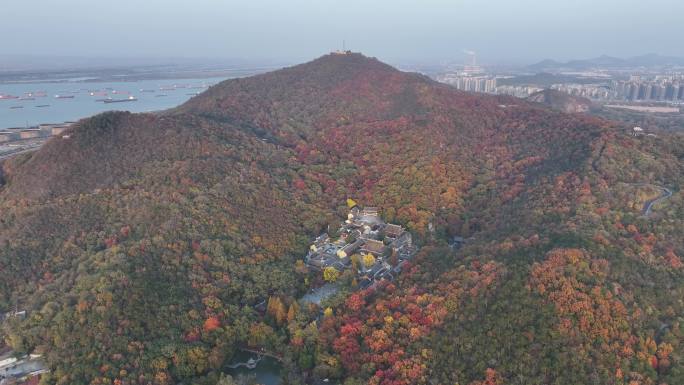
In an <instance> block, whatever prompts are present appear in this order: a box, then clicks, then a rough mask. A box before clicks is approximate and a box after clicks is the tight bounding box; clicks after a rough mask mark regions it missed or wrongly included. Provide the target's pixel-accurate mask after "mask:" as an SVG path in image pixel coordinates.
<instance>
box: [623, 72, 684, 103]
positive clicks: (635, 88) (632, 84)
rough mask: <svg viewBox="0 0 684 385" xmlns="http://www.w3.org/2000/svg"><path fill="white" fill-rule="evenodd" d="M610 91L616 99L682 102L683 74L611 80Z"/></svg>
mask: <svg viewBox="0 0 684 385" xmlns="http://www.w3.org/2000/svg"><path fill="white" fill-rule="evenodd" d="M611 91H613V93H614V95H613V96H614V99H616V100H641V101H674V102H676V101H682V102H684V75H671V76H663V75H659V76H655V77H654V78H651V79H644V78H642V77H641V76H632V77H630V79H629V80H627V81H613V82H612V83H611Z"/></svg>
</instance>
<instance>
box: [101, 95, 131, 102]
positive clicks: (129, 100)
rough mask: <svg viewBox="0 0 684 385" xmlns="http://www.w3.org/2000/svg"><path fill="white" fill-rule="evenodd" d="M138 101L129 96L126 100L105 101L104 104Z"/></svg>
mask: <svg viewBox="0 0 684 385" xmlns="http://www.w3.org/2000/svg"><path fill="white" fill-rule="evenodd" d="M136 101H138V99H137V98H136V97H135V96H129V97H128V98H126V99H105V100H104V102H105V103H124V102H136Z"/></svg>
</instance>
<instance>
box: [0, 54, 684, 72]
mask: <svg viewBox="0 0 684 385" xmlns="http://www.w3.org/2000/svg"><path fill="white" fill-rule="evenodd" d="M333 51H335V50H330V51H328V52H323V53H321V54H319V55H314V56H311V57H309V58H303V59H301V60H297V61H295V60H286V59H284V58H268V57H262V58H251V59H248V58H243V57H231V56H218V55H217V56H206V57H202V56H196V57H188V56H185V57H182V56H181V57H172V56H168V57H167V56H135V55H130V56H117V55H111V56H106V55H94V56H87V55H46V54H0V60H3V61H4V63H0V71H22V70H25V71H58V70H68V69H71V68H74V69H99V68H102V69H106V68H118V67H121V68H125V67H133V66H166V65H178V66H183V65H207V66H218V65H237V66H238V68H246V67H249V66H261V65H263V66H273V67H278V66H290V65H295V64H298V63H305V62H308V61H311V60H315V59H316V58H319V57H321V56H324V55H326V54H329V53H330V52H333ZM351 51H352V52H355V53H360V54H363V55H365V56H369V57H377V58H378V59H379V60H381V61H383V62H386V63H389V64H392V65H402V64H403V65H412V64H413V65H440V64H442V65H445V64H452V65H453V64H457V63H464V64H465V63H466V62H467V60H468V56H467V55H465V54H462V55H460V56H455V57H454V58H452V59H442V60H427V59H420V58H407V59H404V60H386V59H385V58H382V57H378V56H375V55H373V54H372V53H369V52H362V51H356V50H353V49H352V50H351ZM648 56H657V57H663V58H677V59H682V60H684V55H682V56H676V55H664V54H660V53H657V52H646V53H641V54H636V55H628V56H615V55H610V54H601V55H595V56H590V57H572V58H555V57H546V58H543V59H539V60H531V61H525V62H520V63H510V62H487V61H481V60H479V59H478V64H480V65H484V66H516V67H528V66H533V65H535V64H538V63H541V62H544V61H553V62H557V63H567V62H572V61H583V60H592V59H598V58H602V57H609V58H615V59H624V60H627V59H633V58H641V57H648ZM478 57H479V56H478ZM13 60H14V62H13ZM48 60H49V61H50V63H49V64H45V63H44V61H48ZM22 61H39V63H38V64H37V63H35V62H33V63H31V62H29V63H27V64H30V65H29V66H28V67H27V68H10V69H6V68H3V64H4V65H5V66H6V65H7V64H8V63H9V65H10V66H11V65H14V66H15V67H21V64H20V63H21V62H22ZM41 66H44V67H41Z"/></svg>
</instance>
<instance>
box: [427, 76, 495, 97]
mask: <svg viewBox="0 0 684 385" xmlns="http://www.w3.org/2000/svg"><path fill="white" fill-rule="evenodd" d="M437 80H438V81H440V82H442V83H446V84H449V85H452V86H454V87H455V88H456V89H459V90H462V91H470V92H486V93H492V94H493V93H496V92H497V91H496V78H495V77H491V76H462V75H459V74H453V73H451V74H444V75H440V76H438V77H437Z"/></svg>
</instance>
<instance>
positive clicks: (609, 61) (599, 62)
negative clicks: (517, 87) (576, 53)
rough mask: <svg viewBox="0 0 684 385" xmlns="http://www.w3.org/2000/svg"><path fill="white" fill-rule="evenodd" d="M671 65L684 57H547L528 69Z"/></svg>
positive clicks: (538, 70)
mask: <svg viewBox="0 0 684 385" xmlns="http://www.w3.org/2000/svg"><path fill="white" fill-rule="evenodd" d="M671 66H684V58H681V57H674V56H662V55H658V54H647V55H641V56H635V57H631V58H626V59H623V58H618V57H613V56H607V55H603V56H599V57H596V58H592V59H585V60H571V61H567V62H559V61H555V60H550V59H547V60H543V61H540V62H539V63H536V64H532V65H530V66H528V69H530V70H533V71H536V72H544V71H554V70H575V71H585V70H591V69H596V68H606V69H626V68H635V67H671Z"/></svg>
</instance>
